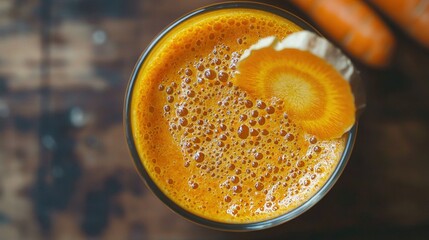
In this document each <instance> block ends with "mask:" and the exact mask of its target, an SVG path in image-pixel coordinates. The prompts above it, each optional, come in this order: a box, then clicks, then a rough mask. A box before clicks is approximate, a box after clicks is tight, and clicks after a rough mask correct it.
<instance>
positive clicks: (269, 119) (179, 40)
mask: <svg viewBox="0 0 429 240" xmlns="http://www.w3.org/2000/svg"><path fill="white" fill-rule="evenodd" d="M298 30H300V28H299V27H298V26H296V25H295V24H293V23H292V22H290V21H288V20H286V19H284V18H281V17H278V16H276V15H273V14H270V13H266V12H263V11H258V10H247V9H242V10H241V9H234V10H220V11H216V12H211V13H205V14H203V15H199V16H197V17H194V18H192V19H191V20H188V21H187V22H185V23H182V24H181V25H179V26H178V27H177V28H175V29H174V30H172V31H171V32H169V33H168V34H167V35H166V36H165V38H163V40H161V41H160V42H159V44H158V45H157V46H156V47H155V48H154V49H153V50H152V52H151V54H150V55H149V56H148V58H147V61H145V63H144V65H143V66H142V68H141V70H140V72H139V74H138V79H137V81H136V85H135V88H134V92H133V99H132V102H131V109H132V113H131V125H132V130H133V137H134V140H135V143H136V148H137V151H138V154H139V156H140V158H141V161H142V163H143V165H144V166H145V168H146V170H147V172H148V173H149V175H150V177H151V178H152V179H153V180H154V182H155V183H156V184H157V186H158V187H159V188H160V189H161V190H162V191H163V192H164V193H165V194H166V195H167V196H168V197H169V198H170V199H172V200H173V201H174V202H176V203H177V204H178V205H180V206H181V207H183V208H184V209H186V210H187V211H189V212H192V213H194V214H196V215H198V216H201V217H203V218H206V219H210V220H214V221H219V222H227V223H250V222H258V221H262V220H266V219H270V218H273V217H276V216H279V215H281V214H284V213H286V212H288V211H291V210H293V209H294V208H296V207H297V206H299V205H301V204H302V203H304V202H305V201H307V200H308V199H309V198H310V197H311V196H312V195H314V193H315V192H316V191H317V190H318V189H320V188H321V187H322V186H323V184H324V183H325V182H326V180H327V179H328V178H329V176H330V175H331V174H332V172H333V170H334V169H335V167H336V166H337V164H338V161H339V159H340V157H341V154H342V152H343V150H344V147H345V137H343V138H341V139H335V140H329V141H322V140H317V139H315V137H313V136H311V135H309V134H306V133H305V132H303V130H302V129H301V128H300V126H299V123H298V122H293V120H292V119H288V118H287V112H288V110H287V109H284V108H283V104H282V102H281V101H280V100H279V99H276V98H270V99H254V98H252V97H251V96H249V95H247V94H246V92H244V91H243V90H241V89H239V88H237V87H235V86H233V84H232V83H231V79H233V78H234V76H235V75H236V74H237V70H236V63H237V61H238V59H239V57H240V55H241V54H242V53H243V51H244V50H245V49H247V48H248V47H249V46H251V45H252V44H254V43H256V42H257V41H258V40H259V39H260V38H263V37H266V36H272V35H275V36H277V37H278V38H284V37H285V36H287V35H288V34H290V33H292V32H295V31H298ZM267 64H269V63H267Z"/></svg>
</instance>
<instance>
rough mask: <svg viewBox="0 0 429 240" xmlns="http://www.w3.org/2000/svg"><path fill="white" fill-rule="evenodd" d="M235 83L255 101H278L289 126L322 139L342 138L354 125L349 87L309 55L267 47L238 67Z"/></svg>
mask: <svg viewBox="0 0 429 240" xmlns="http://www.w3.org/2000/svg"><path fill="white" fill-rule="evenodd" d="M238 71H239V74H237V75H236V77H235V79H234V80H233V81H234V83H235V84H236V85H237V86H239V87H240V88H242V89H243V90H245V91H247V92H248V93H249V94H250V95H252V96H254V97H256V98H265V99H267V98H271V97H277V98H280V99H282V100H283V102H284V104H285V106H284V107H285V111H286V112H287V114H288V115H289V117H290V118H291V120H292V121H294V122H295V123H297V124H300V125H301V126H302V128H303V129H304V130H305V131H306V132H308V133H310V134H313V135H316V136H317V137H319V138H321V139H331V138H338V137H341V136H342V135H343V134H344V133H345V132H347V131H348V130H349V129H350V128H351V127H352V126H353V124H354V121H355V110H356V109H355V104H354V97H353V94H352V91H351V87H350V85H349V83H348V82H347V81H346V80H345V79H344V78H343V77H342V76H341V74H340V73H339V72H338V71H337V70H336V69H335V68H334V67H333V66H332V65H330V64H329V63H327V62H326V61H325V60H324V59H322V58H320V57H318V56H316V55H313V54H312V53H310V52H308V51H303V50H298V49H293V48H285V49H282V50H276V49H274V48H273V47H272V46H268V47H262V48H259V49H253V50H252V51H251V52H250V53H248V56H247V57H246V58H244V59H242V60H241V61H240V62H239V64H238Z"/></svg>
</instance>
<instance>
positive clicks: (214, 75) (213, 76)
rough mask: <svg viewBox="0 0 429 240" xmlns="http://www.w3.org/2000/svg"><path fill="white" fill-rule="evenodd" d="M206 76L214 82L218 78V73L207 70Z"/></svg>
mask: <svg viewBox="0 0 429 240" xmlns="http://www.w3.org/2000/svg"><path fill="white" fill-rule="evenodd" d="M204 76H205V77H206V78H207V79H209V80H213V79H215V77H216V72H215V71H214V70H212V69H206V70H205V71H204Z"/></svg>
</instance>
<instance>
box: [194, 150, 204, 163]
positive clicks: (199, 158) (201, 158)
mask: <svg viewBox="0 0 429 240" xmlns="http://www.w3.org/2000/svg"><path fill="white" fill-rule="evenodd" d="M194 159H195V161H196V162H202V161H204V153H202V152H200V151H198V152H196V153H195V155H194Z"/></svg>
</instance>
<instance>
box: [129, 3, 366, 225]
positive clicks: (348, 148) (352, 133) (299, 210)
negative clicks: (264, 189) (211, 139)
mask: <svg viewBox="0 0 429 240" xmlns="http://www.w3.org/2000/svg"><path fill="white" fill-rule="evenodd" d="M234 8H241V9H243V8H244V9H256V10H262V11H267V12H270V13H273V14H276V15H278V16H280V17H283V18H286V19H287V20H289V21H291V22H293V23H294V24H296V25H298V26H299V27H301V28H302V29H306V30H310V31H313V32H315V33H317V34H318V35H320V36H322V34H320V33H319V32H318V31H317V30H316V29H315V28H314V27H313V26H311V25H310V24H309V23H307V22H306V21H304V20H302V19H301V18H299V17H298V16H296V15H294V14H293V13H291V12H289V11H288V10H285V9H282V8H279V7H276V6H272V5H269V4H265V3H259V2H251V1H230V2H221V3H216V4H212V5H208V6H205V7H202V8H198V9H196V10H194V11H192V12H190V13H188V14H185V15H183V16H182V17H180V18H178V19H177V20H175V21H174V22H173V23H171V24H170V25H169V26H167V27H166V28H165V29H164V30H162V31H161V32H160V33H159V34H158V35H157V36H156V37H155V38H154V39H153V40H152V41H151V42H150V44H149V45H148V47H147V48H146V49H145V50H144V51H143V52H142V54H141V55H140V57H139V59H138V61H137V63H136V64H135V66H134V69H133V71H132V74H131V77H130V80H129V82H128V85H127V88H126V93H125V101H124V112H123V118H124V119H123V121H124V131H125V137H126V140H127V144H128V148H129V151H130V153H131V156H132V158H133V161H134V166H135V167H136V168H137V171H138V173H139V175H140V177H141V178H142V179H143V182H144V183H145V185H146V186H147V187H148V188H149V189H150V190H151V191H152V192H153V193H154V194H155V195H156V196H157V197H158V198H159V199H160V200H161V201H162V202H163V203H164V204H165V205H166V206H167V207H168V208H170V209H171V210H172V211H173V212H175V213H177V214H179V215H180V216H182V217H184V218H185V219H187V220H190V221H191V222H194V223H196V224H199V225H202V226H205V227H209V228H212V229H216V230H223V231H255V230H262V229H267V228H271V227H274V226H278V225H280V224H282V223H285V222H288V221H290V220H292V219H294V218H296V217H298V216H299V215H301V214H303V213H304V212H306V211H307V210H309V209H310V208H311V207H313V206H314V205H315V204H316V203H317V202H319V201H320V200H321V199H322V198H323V197H324V196H325V195H326V194H327V193H328V192H329V190H330V189H331V188H332V187H333V185H334V184H335V183H336V181H337V180H338V179H339V177H340V175H341V173H342V172H343V170H344V169H345V166H346V165H347V162H348V160H349V158H350V155H351V152H352V149H353V145H354V142H355V138H356V133H357V128H358V122H357V120H356V122H355V124H354V125H353V127H352V128H351V129H350V130H349V131H348V133H347V134H348V136H347V140H346V145H345V148H344V151H343V153H342V155H341V159H340V160H339V162H338V164H337V166H336V167H335V169H334V171H333V172H332V174H331V176H330V177H329V178H328V180H327V181H326V182H325V183H324V184H323V186H322V187H321V188H320V189H319V190H318V191H317V192H315V193H314V195H313V196H311V197H310V198H309V199H308V200H307V201H305V202H304V203H302V204H301V205H300V206H298V207H296V208H294V209H293V210H291V211H289V212H286V213H283V214H281V215H279V216H277V217H274V218H270V219H266V220H262V221H257V222H251V223H228V222H218V221H213V220H209V219H206V218H204V217H201V216H198V215H196V214H194V213H192V212H189V211H187V210H185V209H184V208H182V207H181V206H179V205H178V204H177V203H176V202H174V201H173V200H171V199H170V198H169V197H168V196H167V195H165V194H164V193H163V192H162V190H161V189H160V188H159V187H158V186H157V185H156V183H155V182H154V181H153V180H152V178H151V177H150V176H149V174H148V172H147V171H146V169H145V166H144V165H143V163H142V161H141V160H140V156H139V154H138V151H137V149H136V146H135V142H134V138H133V131H132V127H131V99H132V95H133V90H134V86H135V82H136V81H137V77H138V74H139V72H140V69H141V67H142V65H143V63H144V62H145V60H146V59H147V57H148V56H149V55H150V53H151V52H152V49H153V48H154V47H155V46H156V45H157V44H158V42H159V41H160V40H162V39H163V37H164V36H165V35H166V34H167V33H169V32H170V31H171V30H173V29H174V28H175V27H176V26H178V25H180V24H181V23H183V22H185V21H187V20H188V19H190V18H192V17H195V16H198V15H200V14H204V13H208V12H213V11H217V10H222V9H234Z"/></svg>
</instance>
